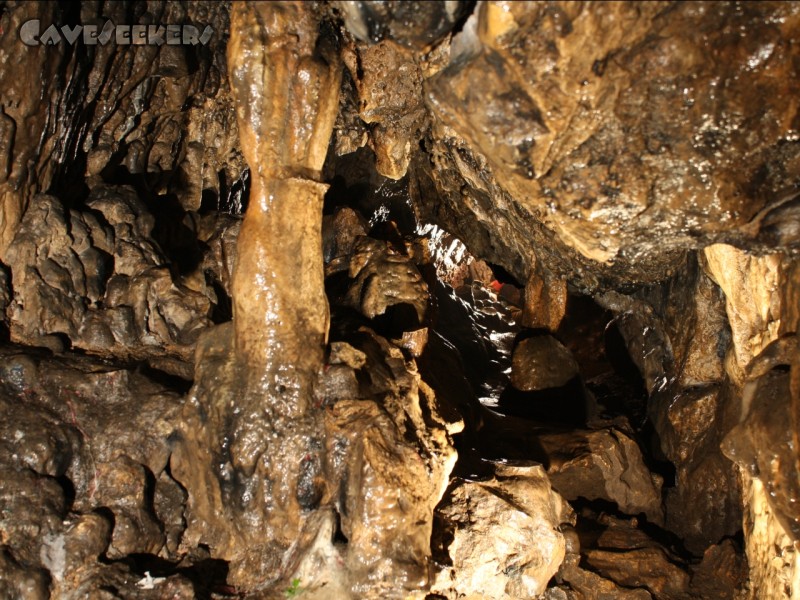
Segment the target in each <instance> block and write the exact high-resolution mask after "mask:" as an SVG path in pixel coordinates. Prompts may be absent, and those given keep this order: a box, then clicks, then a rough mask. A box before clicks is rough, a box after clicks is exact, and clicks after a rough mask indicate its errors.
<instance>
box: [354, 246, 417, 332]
mask: <svg viewBox="0 0 800 600" xmlns="http://www.w3.org/2000/svg"><path fill="white" fill-rule="evenodd" d="M349 274H350V278H351V279H353V280H354V281H353V283H352V285H351V287H350V289H349V291H348V292H347V302H348V303H349V304H350V305H351V306H353V307H354V308H357V309H359V310H360V311H361V312H362V314H363V315H364V316H365V317H368V318H370V319H374V318H375V317H377V316H379V315H383V314H385V313H386V311H387V309H388V308H389V307H391V306H397V305H403V304H405V305H409V306H410V307H411V308H412V309H413V314H412V315H411V317H412V318H411V321H410V322H409V323H408V324H406V326H405V327H406V328H407V329H417V328H418V325H419V324H422V323H423V322H424V320H425V315H426V314H427V310H428V287H427V286H426V285H425V282H424V281H423V279H422V275H421V274H420V272H419V270H418V269H417V267H416V266H415V265H414V264H413V262H412V261H411V260H410V259H409V257H407V256H404V255H403V254H400V253H399V252H397V251H395V250H393V249H392V248H391V247H390V246H389V245H388V244H387V243H386V242H383V241H380V240H375V239H373V238H367V237H361V238H358V240H357V241H356V243H355V245H354V249H353V255H352V257H351V258H350V269H349ZM414 319H416V322H414ZM401 326H402V324H401Z"/></svg>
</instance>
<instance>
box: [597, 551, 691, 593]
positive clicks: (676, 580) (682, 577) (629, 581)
mask: <svg viewBox="0 0 800 600" xmlns="http://www.w3.org/2000/svg"><path fill="white" fill-rule="evenodd" d="M586 562H587V564H588V565H589V566H590V567H591V568H592V569H594V570H595V571H600V572H602V573H603V574H604V575H605V576H606V577H608V578H609V579H611V580H612V581H614V582H616V583H617V584H618V585H621V586H623V587H626V588H631V587H633V588H638V587H643V588H647V589H648V590H649V591H650V592H651V593H652V594H653V595H654V596H655V597H656V598H663V599H664V600H673V599H674V600H680V599H683V598H685V597H686V594H687V591H688V588H689V575H688V573H686V571H684V570H683V569H681V568H680V567H678V566H676V565H675V564H673V563H672V562H671V561H670V560H669V559H668V557H667V556H666V554H665V553H664V551H663V550H661V549H660V548H637V549H632V550H628V551H626V552H618V551H609V550H587V551H586Z"/></svg>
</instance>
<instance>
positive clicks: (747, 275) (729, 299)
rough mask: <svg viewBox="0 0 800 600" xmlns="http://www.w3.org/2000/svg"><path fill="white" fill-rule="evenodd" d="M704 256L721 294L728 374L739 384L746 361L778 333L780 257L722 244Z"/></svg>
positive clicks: (779, 326) (780, 307)
mask: <svg viewBox="0 0 800 600" xmlns="http://www.w3.org/2000/svg"><path fill="white" fill-rule="evenodd" d="M704 253H705V258H706V261H707V269H708V272H709V275H710V276H711V277H712V278H713V279H714V281H715V282H716V283H717V284H718V285H719V286H720V287H721V288H722V291H723V292H725V298H726V304H727V311H728V319H729V321H730V324H731V330H732V332H733V350H734V359H735V360H734V363H733V364H732V367H733V368H734V373H731V375H732V376H734V377H735V379H736V380H738V381H741V379H742V375H741V374H742V373H743V371H744V370H745V369H746V368H747V366H748V365H749V364H750V361H752V360H753V358H755V357H756V356H758V355H759V354H760V353H761V351H762V350H763V349H764V348H765V347H766V346H767V345H768V344H769V343H770V342H772V341H774V340H776V339H777V338H778V336H779V335H780V333H781V311H782V306H781V292H780V289H781V286H780V283H781V261H782V255H780V254H769V255H766V256H761V257H757V256H751V255H749V254H747V253H746V252H743V251H741V250H739V249H737V248H734V247H733V246H726V245H724V244H716V245H714V246H709V247H708V248H706V249H705V251H704ZM737 375H738V377H737Z"/></svg>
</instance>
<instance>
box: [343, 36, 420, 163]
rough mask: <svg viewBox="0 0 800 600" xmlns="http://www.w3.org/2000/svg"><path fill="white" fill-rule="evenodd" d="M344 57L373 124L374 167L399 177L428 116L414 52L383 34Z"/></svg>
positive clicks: (361, 113)
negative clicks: (372, 44) (376, 41)
mask: <svg viewBox="0 0 800 600" xmlns="http://www.w3.org/2000/svg"><path fill="white" fill-rule="evenodd" d="M344 60H345V64H346V65H347V67H348V69H349V71H350V75H351V77H352V78H353V81H354V82H355V87H356V90H357V92H358V107H359V116H360V117H361V120H362V121H364V122H365V123H368V124H371V125H372V127H371V128H370V129H369V140H370V145H371V147H372V149H373V150H374V151H375V157H376V161H375V168H376V169H377V171H378V172H379V173H380V174H381V175H383V176H385V177H389V178H390V179H400V178H401V177H402V176H403V175H405V174H406V170H407V169H408V165H409V163H410V161H411V155H412V152H413V150H414V149H415V148H416V147H417V145H418V143H419V139H420V138H421V137H422V133H423V131H424V128H425V127H426V125H427V118H428V115H427V112H426V111H425V105H424V102H423V94H422V73H421V70H420V68H419V66H418V65H417V63H416V62H415V60H414V55H413V54H412V53H411V52H409V51H408V50H407V49H406V48H403V47H402V46H400V45H398V44H396V43H394V42H392V41H390V40H383V41H381V42H379V43H378V44H376V45H374V46H361V45H359V46H358V47H357V48H355V49H352V50H350V51H348V52H345V54H344Z"/></svg>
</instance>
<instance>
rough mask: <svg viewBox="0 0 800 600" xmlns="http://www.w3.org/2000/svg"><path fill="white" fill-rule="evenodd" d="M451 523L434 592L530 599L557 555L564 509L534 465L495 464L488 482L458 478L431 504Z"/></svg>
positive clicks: (561, 550)
mask: <svg viewBox="0 0 800 600" xmlns="http://www.w3.org/2000/svg"><path fill="white" fill-rule="evenodd" d="M438 512H439V514H440V515H441V517H442V518H443V519H445V520H446V521H447V522H448V523H450V526H451V527H452V533H451V535H452V541H451V542H450V544H449V546H448V547H447V553H448V555H449V557H450V559H451V560H452V567H451V568H450V569H446V570H445V571H444V572H443V574H442V575H440V577H439V579H438V580H437V583H436V586H435V588H434V589H435V590H436V591H438V592H440V593H444V594H453V595H454V596H455V595H457V596H458V597H467V598H478V597H481V598H491V599H498V600H499V599H506V598H528V597H538V595H539V594H542V593H543V592H544V590H545V588H546V587H547V583H548V581H549V580H550V578H551V577H552V576H553V575H554V574H555V573H556V571H558V568H559V566H560V565H561V562H562V561H563V560H564V553H565V541H564V537H563V535H562V534H561V533H560V532H559V530H558V528H559V526H560V525H561V524H562V523H564V522H567V521H568V520H569V519H570V512H571V511H570V510H569V509H568V508H567V507H566V505H565V503H564V502H563V500H562V499H561V497H560V496H559V495H558V494H557V493H555V492H554V491H553V490H552V489H551V488H550V484H549V482H548V481H547V476H546V475H545V473H544V470H543V469H542V468H541V467H540V466H535V467H522V466H520V467H515V466H510V465H499V466H498V468H497V474H496V475H495V477H494V478H493V479H490V480H488V481H483V482H459V483H458V484H456V485H455V486H454V487H453V488H452V489H451V490H450V491H449V492H448V495H447V496H446V498H445V500H444V502H443V503H442V505H441V506H440V507H439V509H438Z"/></svg>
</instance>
